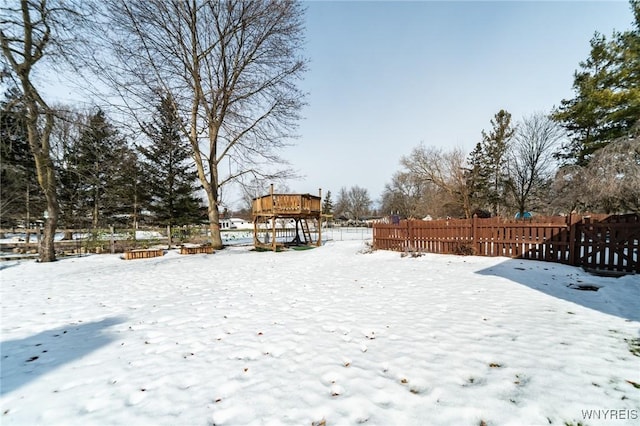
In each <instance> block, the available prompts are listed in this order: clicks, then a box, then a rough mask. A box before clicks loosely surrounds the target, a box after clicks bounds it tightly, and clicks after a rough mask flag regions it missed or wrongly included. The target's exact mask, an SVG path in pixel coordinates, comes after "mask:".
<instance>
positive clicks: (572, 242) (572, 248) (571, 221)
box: [567, 213, 580, 266]
mask: <svg viewBox="0 0 640 426" xmlns="http://www.w3.org/2000/svg"><path fill="white" fill-rule="evenodd" d="M574 215H575V213H570V214H569V216H568V217H567V220H568V223H567V225H568V226H569V244H568V248H569V259H567V260H568V261H569V265H572V266H577V265H576V253H577V252H578V251H579V250H580V245H579V244H580V243H579V242H578V241H577V239H576V227H577V224H576V218H575V217H574Z"/></svg>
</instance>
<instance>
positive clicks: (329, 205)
mask: <svg viewBox="0 0 640 426" xmlns="http://www.w3.org/2000/svg"><path fill="white" fill-rule="evenodd" d="M322 214H333V201H332V200H331V191H327V195H325V196H324V201H323V202H322Z"/></svg>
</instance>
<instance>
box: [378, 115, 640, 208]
mask: <svg viewBox="0 0 640 426" xmlns="http://www.w3.org/2000/svg"><path fill="white" fill-rule="evenodd" d="M514 130H515V131H514V133H513V137H512V138H510V140H509V141H508V149H507V151H506V156H505V159H504V163H503V165H502V167H501V170H502V179H503V182H504V185H503V187H502V188H503V189H502V191H501V193H500V198H501V204H502V205H503V206H504V211H503V212H502V214H504V215H506V216H509V217H513V215H515V214H517V213H520V214H522V213H523V212H536V213H539V214H567V213H570V212H572V211H578V212H586V211H589V212H605V213H625V212H639V211H640V140H639V139H638V136H639V134H640V131H638V126H636V127H635V128H634V131H633V132H632V133H631V134H629V135H628V136H626V137H624V138H620V139H618V140H615V141H612V142H611V143H610V144H608V145H607V146H606V147H605V148H603V149H601V150H599V151H597V152H596V153H595V154H594V156H593V158H592V160H591V162H590V163H589V165H588V166H585V167H579V166H575V165H573V166H562V165H560V164H559V163H558V162H557V160H556V159H555V157H554V154H555V153H556V152H557V150H558V147H559V146H560V144H561V143H562V141H563V140H564V138H565V134H564V133H563V131H562V130H561V128H560V127H559V126H558V125H557V124H556V123H555V122H554V121H552V120H551V119H550V118H549V117H548V116H547V115H546V114H543V113H535V114H533V115H531V116H529V117H525V118H524V119H522V120H521V121H520V122H519V123H517V125H516V126H515V129H514ZM401 166H402V170H400V171H398V172H396V173H395V174H394V176H393V177H392V180H391V183H389V184H387V186H386V188H385V191H384V192H383V196H382V203H381V211H382V212H384V213H385V214H390V213H392V212H398V213H400V214H401V215H402V216H405V217H425V216H427V215H429V216H432V217H434V218H435V217H447V216H450V217H466V218H469V217H471V216H473V215H474V214H479V215H480V216H482V215H487V216H488V215H490V214H491V210H490V207H491V206H490V202H489V201H488V200H487V198H485V197H482V196H479V195H478V194H479V192H478V191H477V185H476V184H477V176H476V175H474V172H473V171H474V167H473V164H472V159H471V158H470V157H469V156H467V155H466V154H465V152H464V151H463V150H462V149H460V148H453V149H449V150H445V149H442V148H435V147H432V146H426V145H424V144H421V145H419V146H417V147H415V148H414V149H413V150H412V152H411V153H410V154H409V155H407V156H404V157H403V158H402V159H401Z"/></svg>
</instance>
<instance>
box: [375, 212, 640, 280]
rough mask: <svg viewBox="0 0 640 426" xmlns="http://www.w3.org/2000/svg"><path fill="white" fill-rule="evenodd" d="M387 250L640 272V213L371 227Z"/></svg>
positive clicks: (377, 245)
mask: <svg viewBox="0 0 640 426" xmlns="http://www.w3.org/2000/svg"><path fill="white" fill-rule="evenodd" d="M373 228H374V229H373V245H374V247H375V248H377V249H383V250H397V251H399V250H416V251H422V252H429V253H441V254H450V253H454V254H468V253H474V254H476V255H479V256H506V257H514V258H524V259H531V260H542V261H547V262H558V263H566V264H570V265H575V266H583V267H586V268H594V269H602V270H609V271H624V272H640V259H639V255H638V250H639V248H640V215H638V214H631V215H622V216H608V215H591V216H589V217H587V216H585V217H584V218H579V217H578V216H577V215H575V214H572V215H569V216H567V217H548V218H545V217H541V218H536V219H535V220H531V221H527V222H522V221H508V220H501V219H500V218H490V219H480V218H478V217H474V218H472V219H468V220H466V219H448V220H434V221H421V220H409V221H407V220H403V221H400V224H397V225H393V224H383V223H376V224H374V225H373Z"/></svg>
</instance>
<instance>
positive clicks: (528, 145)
mask: <svg viewBox="0 0 640 426" xmlns="http://www.w3.org/2000/svg"><path fill="white" fill-rule="evenodd" d="M562 137H563V132H562V130H561V128H560V126H559V125H558V124H557V123H555V122H554V121H553V120H551V119H550V118H549V117H548V116H547V115H545V114H543V113H535V114H533V115H531V116H530V117H526V118H524V119H523V120H522V121H521V122H520V123H519V125H518V127H517V130H516V133H515V138H514V142H513V143H512V146H511V148H510V150H509V152H508V162H507V168H508V174H509V180H508V185H507V187H508V189H509V192H510V193H511V195H512V197H513V200H514V204H515V207H516V208H517V210H518V212H519V213H520V215H521V216H522V215H523V214H524V212H525V211H527V209H531V208H535V207H537V206H536V205H532V204H533V203H534V202H535V201H536V200H538V201H539V200H540V197H541V196H542V195H543V194H542V191H544V189H545V188H546V187H547V186H548V185H549V184H550V180H551V177H552V174H553V171H554V169H555V168H554V161H553V153H554V151H555V150H556V149H557V148H558V145H559V142H560V140H561V139H562Z"/></svg>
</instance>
